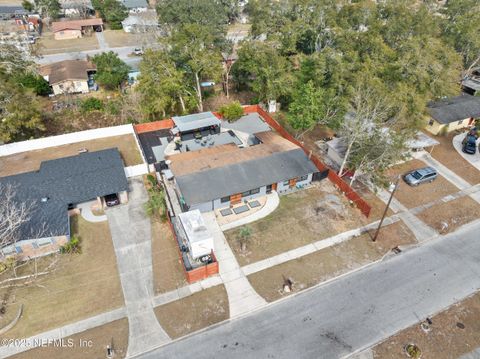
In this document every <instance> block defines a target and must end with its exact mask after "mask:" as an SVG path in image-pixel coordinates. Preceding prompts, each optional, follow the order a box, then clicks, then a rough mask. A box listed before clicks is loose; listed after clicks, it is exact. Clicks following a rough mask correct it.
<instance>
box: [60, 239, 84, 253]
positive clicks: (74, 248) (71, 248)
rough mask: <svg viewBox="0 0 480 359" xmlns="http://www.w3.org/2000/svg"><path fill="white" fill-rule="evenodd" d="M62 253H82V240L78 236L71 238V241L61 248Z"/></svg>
mask: <svg viewBox="0 0 480 359" xmlns="http://www.w3.org/2000/svg"><path fill="white" fill-rule="evenodd" d="M60 253H62V254H67V253H82V247H81V246H80V238H79V237H77V236H71V237H70V241H68V242H67V243H65V244H64V245H63V246H61V247H60Z"/></svg>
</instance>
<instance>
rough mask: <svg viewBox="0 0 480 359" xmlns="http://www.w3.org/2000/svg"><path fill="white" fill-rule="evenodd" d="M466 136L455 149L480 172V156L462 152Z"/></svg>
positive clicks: (455, 141) (458, 139) (458, 138)
mask: <svg viewBox="0 0 480 359" xmlns="http://www.w3.org/2000/svg"><path fill="white" fill-rule="evenodd" d="M465 136H466V133H461V134H459V135H456V136H455V137H454V138H453V140H452V144H453V147H454V148H455V149H456V150H457V152H458V153H459V154H460V156H462V157H463V158H465V160H467V161H468V162H469V163H470V164H471V165H472V166H474V167H476V168H477V170H479V171H480V154H479V153H478V152H477V151H475V154H474V155H469V154H466V153H464V152H463V151H462V141H463V139H464V138H465ZM479 144H480V138H479V139H478V140H477V148H478V145H479ZM479 358H480V356H479Z"/></svg>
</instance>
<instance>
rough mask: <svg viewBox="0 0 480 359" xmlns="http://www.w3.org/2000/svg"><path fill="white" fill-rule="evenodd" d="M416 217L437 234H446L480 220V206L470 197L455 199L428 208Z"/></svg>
mask: <svg viewBox="0 0 480 359" xmlns="http://www.w3.org/2000/svg"><path fill="white" fill-rule="evenodd" d="M417 217H418V218H419V219H420V220H422V221H423V222H425V223H426V224H428V225H429V226H430V227H432V228H434V229H435V230H436V231H438V232H439V233H441V234H446V233H450V232H453V231H454V230H456V229H457V228H458V227H460V226H463V225H464V224H466V223H469V222H472V221H474V220H476V219H478V218H480V204H478V203H477V202H475V201H474V200H473V199H472V198H470V197H462V198H457V199H455V200H453V201H450V202H446V203H441V204H437V205H435V206H433V207H430V208H428V209H426V210H425V211H423V212H421V213H420V214H419V215H417Z"/></svg>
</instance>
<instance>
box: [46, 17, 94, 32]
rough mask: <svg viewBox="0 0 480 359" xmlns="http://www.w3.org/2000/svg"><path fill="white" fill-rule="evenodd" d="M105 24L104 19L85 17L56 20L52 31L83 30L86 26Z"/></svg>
mask: <svg viewBox="0 0 480 359" xmlns="http://www.w3.org/2000/svg"><path fill="white" fill-rule="evenodd" d="M94 25H103V21H102V19H99V18H94V19H83V20H70V21H56V22H52V31H53V32H58V31H62V30H67V29H71V30H81V29H82V27H84V26H94Z"/></svg>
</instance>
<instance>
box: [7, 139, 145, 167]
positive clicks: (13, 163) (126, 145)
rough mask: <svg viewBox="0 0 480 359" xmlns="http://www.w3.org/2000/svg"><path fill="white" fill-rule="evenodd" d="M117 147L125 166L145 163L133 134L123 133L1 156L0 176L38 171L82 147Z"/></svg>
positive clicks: (98, 148) (96, 148)
mask: <svg viewBox="0 0 480 359" xmlns="http://www.w3.org/2000/svg"><path fill="white" fill-rule="evenodd" d="M112 147H117V148H118V149H119V151H120V155H121V156H122V158H123V162H124V164H125V166H133V165H138V164H141V163H143V161H142V156H141V155H140V151H139V149H138V146H137V142H136V141H135V138H134V137H133V135H121V136H112V137H103V138H97V139H95V140H88V141H82V142H76V143H70V144H68V145H62V146H55V147H47V148H43V149H41V150H35V151H28V152H21V153H16V154H14V155H10V156H4V157H0V161H1V165H0V176H9V175H12V174H16V173H22V172H29V171H36V170H38V169H39V168H40V163H41V162H42V161H47V160H52V159H56V158H61V157H67V156H74V155H77V154H78V150H79V149H81V148H87V149H88V150H89V151H90V152H93V151H98V150H103V149H107V148H112Z"/></svg>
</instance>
